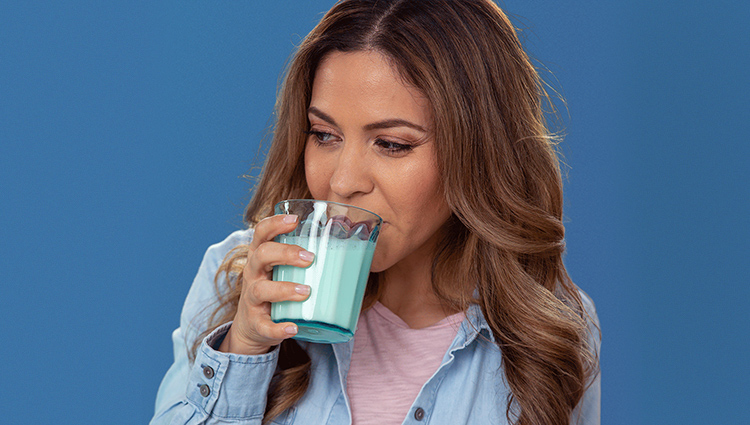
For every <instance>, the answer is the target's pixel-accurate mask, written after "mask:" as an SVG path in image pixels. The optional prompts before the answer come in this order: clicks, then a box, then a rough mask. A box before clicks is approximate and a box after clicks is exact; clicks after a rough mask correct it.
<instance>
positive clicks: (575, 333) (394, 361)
mask: <svg viewBox="0 0 750 425" xmlns="http://www.w3.org/2000/svg"><path fill="white" fill-rule="evenodd" d="M546 100H548V99H547V96H546V93H545V91H544V89H543V87H542V82H541V81H540V79H539V77H538V75H537V73H536V71H535V70H534V67H533V66H532V65H531V64H530V62H529V59H528V57H527V55H526V54H525V52H524V51H523V49H522V47H521V45H520V43H519V41H518V38H517V36H516V34H515V31H514V29H513V27H512V25H511V24H510V22H509V21H508V19H507V18H506V17H505V15H504V14H503V13H502V11H500V9H498V8H497V6H495V5H494V4H493V3H491V2H490V1H489V0H466V1H449V0H441V1H429V2H428V1H424V0H404V1H383V0H381V1H375V0H370V1H366V0H349V1H346V0H345V1H341V2H339V3H337V4H336V5H335V6H334V7H333V9H331V10H330V11H329V12H328V13H327V14H326V15H325V17H324V18H323V19H322V21H321V22H320V23H319V24H318V26H317V27H316V28H315V29H314V30H313V31H312V32H311V33H310V34H309V35H308V36H307V37H306V38H305V40H304V41H303V43H302V44H301V46H300V47H299V49H298V51H297V53H296V54H295V56H294V58H293V61H292V62H291V65H290V68H289V70H288V74H287V76H286V79H285V82H284V85H283V88H282V91H281V93H280V95H279V99H278V103H277V122H276V125H275V132H274V136H273V141H272V145H271V148H270V151H269V153H268V157H267V159H266V164H265V167H264V171H263V175H262V177H261V180H260V182H259V184H258V186H257V188H256V191H255V194H254V196H253V198H252V201H251V202H250V205H249V206H248V208H247V212H246V216H245V219H246V221H247V222H248V224H249V226H250V229H248V230H245V231H240V232H235V233H234V234H233V235H231V236H230V237H229V238H228V239H227V240H225V241H224V242H222V243H221V244H218V245H214V246H212V247H211V248H210V249H209V251H208V252H207V254H206V257H205V258H204V261H203V264H202V265H201V268H200V270H199V273H198V276H197V277H196V280H195V282H194V283H193V287H192V288H191V290H190V293H189V295H188V298H187V300H186V303H185V307H184V309H183V315H182V320H181V326H180V328H179V329H178V330H177V331H176V332H175V334H174V335H173V339H174V343H175V363H174V364H173V366H172V367H171V368H170V370H169V372H168V373H167V376H166V377H165V378H164V381H163V382H162V386H161V387H160V390H159V395H158V397H157V409H156V410H157V412H156V416H155V417H154V419H153V421H152V423H154V424H159V423H258V424H260V423H261V422H262V423H282V424H292V423H293V424H348V423H351V422H352V421H353V423H355V424H367V423H377V424H387V423H402V422H403V423H426V422H429V423H431V424H462V423H470V424H485V423H486V424H490V423H492V424H506V423H514V424H524V425H527V424H528V425H530V424H569V423H584V424H598V423H599V378H598V370H599V368H598V360H597V355H598V344H599V342H598V341H599V337H598V329H597V326H598V325H597V322H596V314H595V312H594V308H593V304H592V303H591V301H590V300H589V299H588V298H587V297H586V296H585V295H583V294H582V292H580V291H579V290H578V289H577V287H576V286H575V285H574V284H573V283H572V281H571V280H570V278H569V277H568V275H567V272H566V271H565V267H564V265H563V262H562V253H563V250H564V240H563V236H564V228H563V225H562V221H561V219H562V184H561V178H560V171H559V166H558V161H557V158H556V155H555V151H554V149H553V138H552V137H550V135H549V132H548V130H547V128H546V125H545V119H544V114H543V111H542V105H543V103H544V102H545V101H546ZM291 198H314V199H324V200H330V201H337V202H342V203H347V204H352V205H356V206H359V207H362V208H366V209H369V210H371V211H374V212H376V213H378V214H379V215H380V216H381V217H383V219H384V225H383V228H382V231H381V234H380V238H379V240H378V245H377V249H376V252H375V257H374V260H373V264H372V268H371V275H370V280H369V283H368V288H367V293H366V295H365V303H364V308H363V313H362V315H361V317H360V322H359V325H358V327H357V331H356V333H355V336H354V339H353V341H350V342H349V343H345V344H313V343H303V342H298V341H296V340H293V339H289V338H291V337H292V336H294V334H295V333H296V330H297V329H296V327H295V326H294V325H293V324H292V323H278V324H277V323H273V322H272V321H271V320H270V316H269V311H270V310H269V306H270V302H276V301H282V300H292V301H302V300H304V299H306V297H307V296H308V295H309V292H310V289H309V287H306V286H304V285H295V284H292V283H289V282H271V281H270V277H269V276H270V275H269V272H270V271H271V270H272V267H273V266H274V265H278V264H288V265H293V266H299V267H306V266H308V265H309V264H311V261H312V260H313V256H312V254H311V253H309V252H306V251H304V250H303V249H302V248H300V247H297V246H292V245H283V244H278V243H274V242H273V237H274V236H275V235H277V234H281V233H285V232H287V231H289V230H290V229H292V228H294V226H295V223H296V219H297V218H296V217H294V216H285V215H277V216H272V206H273V205H274V204H275V203H276V202H278V201H280V200H282V199H291ZM214 282H215V285H214ZM185 388H187V391H186V390H185ZM404 418H406V419H404Z"/></svg>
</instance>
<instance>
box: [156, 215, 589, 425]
mask: <svg viewBox="0 0 750 425" xmlns="http://www.w3.org/2000/svg"><path fill="white" fill-rule="evenodd" d="M251 238H252V230H242V231H237V232H234V233H232V234H231V235H230V236H229V237H228V238H227V239H226V240H224V241H223V242H221V243H219V244H216V245H212V246H211V247H210V248H209V249H208V251H207V252H206V255H205V256H204V258H203V262H202V263H201V266H200V269H199V271H198V275H197V276H196V278H195V281H194V282H193V285H192V287H191V288H190V292H189V293H188V296H187V299H186V300H185V305H184V307H183V310H182V316H181V318H180V327H179V328H178V329H177V330H175V331H174V333H173V334H172V341H173V344H174V358H175V361H174V363H173V364H172V366H171V367H170V368H169V371H168V372H167V374H166V376H164V379H163V380H162V383H161V385H160V387H159V392H158V394H157V397H156V412H155V415H154V418H153V419H152V420H151V424H152V425H158V424H248V425H249V424H257V425H260V423H261V420H262V419H263V412H264V410H265V406H266V392H267V389H268V386H269V383H270V381H271V377H272V376H273V372H274V370H275V368H276V363H277V359H278V347H277V348H276V349H275V350H273V351H271V352H270V353H268V354H264V355H259V356H245V355H237V354H230V353H222V352H219V351H216V350H215V349H214V348H212V347H216V343H217V342H218V341H220V340H221V338H223V336H224V335H225V334H226V331H227V329H229V326H231V323H228V324H226V325H223V326H221V327H219V328H218V329H216V330H215V331H214V332H212V333H211V334H210V335H209V336H208V337H207V338H205V339H204V340H203V342H202V343H201V345H200V348H199V349H198V352H197V353H196V359H195V362H194V363H190V361H189V360H188V356H187V353H188V349H189V347H191V346H192V342H193V341H194V340H195V338H196V337H197V335H198V334H199V333H200V332H202V331H203V330H204V329H206V326H207V321H208V315H209V314H210V313H211V311H212V310H213V308H214V306H215V304H214V303H215V302H216V293H215V289H214V283H213V281H214V275H215V274H216V270H217V268H218V267H219V265H220V264H221V262H222V261H223V259H224V255H225V254H226V253H227V252H228V251H229V250H230V249H232V248H233V247H235V246H237V245H239V244H243V243H248V242H249V241H250V239H251ZM582 296H583V300H584V305H585V307H586V309H587V310H588V313H589V315H590V316H591V317H592V318H593V320H594V322H595V323H592V324H591V329H592V341H593V342H594V346H595V347H596V350H597V353H598V352H599V346H600V341H599V337H598V335H599V334H598V331H596V330H595V329H594V326H597V327H598V319H597V318H596V312H595V309H594V305H593V303H592V302H591V299H590V298H588V296H586V295H585V294H583V293H582ZM355 335H356V334H355ZM300 345H302V347H303V348H304V349H305V350H306V351H307V353H308V354H309V355H310V358H311V360H312V367H311V379H310V386H309V387H308V390H307V392H306V393H305V395H304V396H303V397H302V399H301V400H300V401H299V403H297V405H296V406H295V407H293V408H291V409H289V410H288V411H286V412H285V413H284V414H282V415H281V416H279V417H277V418H276V419H274V421H273V422H272V423H274V424H303V425H323V424H326V425H346V424H351V410H350V409H351V408H350V405H349V399H348V397H347V394H346V377H347V373H348V371H349V364H350V360H351V355H352V347H353V340H352V341H349V342H348V343H342V344H314V343H301V344H300ZM600 379H601V377H600V374H597V377H596V378H595V380H594V381H593V383H592V384H591V386H590V387H589V389H588V390H587V391H586V394H585V395H584V398H583V400H582V401H581V403H580V404H579V406H578V408H577V409H576V411H575V412H574V414H573V419H572V420H571V424H581V425H598V424H599V422H600V412H599V408H600V394H601V393H600V391H601V389H600V388H601V381H600ZM508 393H509V389H508V386H507V384H506V383H505V379H504V374H503V369H502V357H501V354H500V349H499V348H498V347H497V345H495V344H494V338H493V336H492V333H491V332H490V329H489V326H488V325H487V322H486V321H485V320H484V317H483V316H482V313H481V310H480V309H479V307H478V306H476V305H474V306H472V307H470V308H469V310H468V311H467V312H466V319H465V320H464V321H463V323H462V324H461V327H460V328H459V330H458V333H457V335H456V338H455V339H454V341H453V343H452V344H451V346H450V348H449V349H448V351H447V352H446V353H445V355H444V356H443V361H442V364H441V365H440V367H439V368H438V370H437V371H435V373H434V374H433V375H432V377H431V378H430V379H429V380H428V381H427V382H426V383H425V384H424V386H423V387H422V389H421V391H420V392H419V395H418V396H417V398H416V400H414V403H413V404H412V407H411V409H410V410H409V413H408V414H407V416H406V418H405V419H404V422H403V424H413V425H423V424H430V425H443V424H445V425H456V424H507V423H508V422H507V419H506V415H505V412H506V406H507V405H506V402H507V398H508Z"/></svg>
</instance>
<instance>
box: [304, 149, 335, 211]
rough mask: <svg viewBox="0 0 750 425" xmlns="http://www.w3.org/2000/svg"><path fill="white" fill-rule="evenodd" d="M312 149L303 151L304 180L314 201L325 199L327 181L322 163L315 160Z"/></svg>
mask: <svg viewBox="0 0 750 425" xmlns="http://www.w3.org/2000/svg"><path fill="white" fill-rule="evenodd" d="M313 152H314V150H313V149H309V144H308V147H307V148H306V149H305V180H306V181H307V188H308V189H309V190H310V194H311V195H312V197H313V198H315V199H325V197H326V193H325V192H326V191H325V188H326V187H327V183H328V181H329V179H328V176H327V174H326V170H325V167H323V166H322V164H324V162H323V161H319V160H316V158H315V154H314V153H313Z"/></svg>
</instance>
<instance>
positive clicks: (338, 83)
mask: <svg viewBox="0 0 750 425" xmlns="http://www.w3.org/2000/svg"><path fill="white" fill-rule="evenodd" d="M310 106H315V107H316V108H318V109H322V110H328V111H331V113H334V112H335V111H336V110H340V111H350V112H351V111H357V112H358V114H360V115H361V114H362V113H363V112H367V113H366V115H371V116H372V118H375V117H377V118H378V119H382V118H383V117H384V116H389V115H397V116H398V117H399V118H405V119H409V120H413V121H419V123H420V124H422V125H425V126H428V125H429V123H430V122H431V113H430V107H429V101H428V100H427V98H426V97H425V96H424V94H423V93H422V92H421V91H420V90H418V89H417V88H416V87H414V86H412V85H410V84H407V83H406V82H405V81H404V79H403V78H402V77H401V74H400V73H399V72H398V69H397V68H396V67H395V65H394V64H393V62H392V61H391V60H389V58H388V57H387V56H385V55H384V54H382V53H380V52H377V51H357V52H332V53H329V54H328V55H326V56H325V57H324V58H323V60H322V61H321V63H320V65H319V66H318V68H317V70H316V72H315V79H314V81H313V89H312V98H311V102H310ZM362 118H365V117H362Z"/></svg>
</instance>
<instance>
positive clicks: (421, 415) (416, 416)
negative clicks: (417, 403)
mask: <svg viewBox="0 0 750 425" xmlns="http://www.w3.org/2000/svg"><path fill="white" fill-rule="evenodd" d="M414 419H416V420H418V421H421V420H422V419H424V409H422V408H421V407H417V410H415V411H414Z"/></svg>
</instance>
